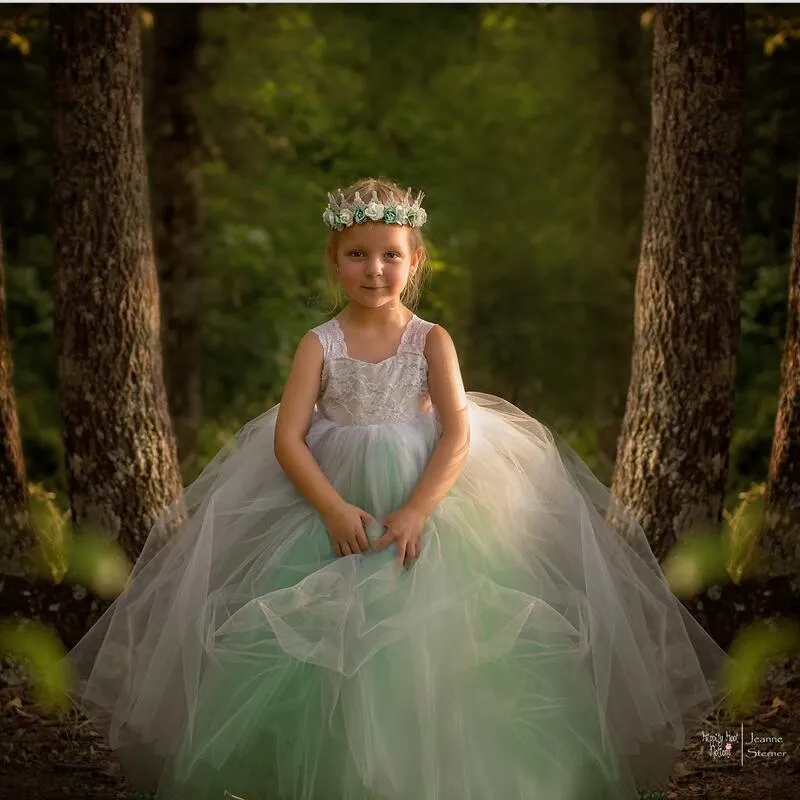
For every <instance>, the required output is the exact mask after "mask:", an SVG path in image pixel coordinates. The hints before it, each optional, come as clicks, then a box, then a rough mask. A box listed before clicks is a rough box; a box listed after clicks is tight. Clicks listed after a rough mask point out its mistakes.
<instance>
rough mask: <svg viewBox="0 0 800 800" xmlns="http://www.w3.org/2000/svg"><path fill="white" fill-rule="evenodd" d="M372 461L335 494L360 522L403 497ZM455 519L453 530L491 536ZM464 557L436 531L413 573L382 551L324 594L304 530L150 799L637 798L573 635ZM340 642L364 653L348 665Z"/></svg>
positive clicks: (460, 544) (489, 568) (245, 613)
mask: <svg viewBox="0 0 800 800" xmlns="http://www.w3.org/2000/svg"><path fill="white" fill-rule="evenodd" d="M381 452H382V453H383V455H384V458H383V459H382V460H381V462H380V464H378V463H376V461H375V458H374V457H373V458H372V459H371V460H370V462H369V464H366V463H363V464H361V465H359V467H358V468H357V469H356V470H355V471H354V472H353V474H352V475H351V477H350V480H349V481H348V482H347V483H346V485H343V486H339V487H337V488H339V490H340V491H342V493H343V495H344V496H345V497H346V499H347V500H348V501H349V502H352V503H354V504H356V505H358V506H360V507H362V508H365V509H366V510H368V511H370V512H371V513H376V512H377V509H375V508H374V504H373V502H372V498H373V496H374V479H375V476H376V475H380V476H381V478H382V486H381V494H382V495H383V496H385V497H388V503H389V505H390V506H394V507H397V506H399V505H402V503H403V502H404V501H405V500H406V498H407V495H408V494H409V493H410V491H411V489H412V488H413V485H410V484H409V482H408V480H407V476H404V475H403V474H402V473H401V472H400V471H398V470H397V469H396V464H397V461H398V459H397V455H398V454H397V453H396V452H394V443H393V442H392V440H389V441H388V442H385V443H384V446H383V448H382V451H381ZM452 500H453V501H454V502H458V494H457V492H456V493H455V494H454V496H453V498H452ZM466 508H467V511H466V512H465V513H466V514H468V515H471V516H465V517H464V518H463V519H462V522H463V524H468V525H470V526H471V527H472V528H473V530H474V529H476V528H479V527H481V526H483V527H485V526H489V525H491V524H492V521H491V519H488V518H481V516H480V511H479V509H476V508H475V507H474V506H472V505H470V504H466ZM491 536H492V534H491V531H490V530H488V529H487V530H486V537H487V538H488V539H490V538H491ZM373 538H375V537H373ZM471 541H472V539H470V538H467V537H463V536H460V535H459V531H458V530H457V529H452V528H451V527H450V526H449V525H447V524H446V523H442V522H441V521H438V522H437V520H436V517H435V515H434V517H433V520H432V522H431V523H430V524H429V526H428V530H426V535H425V537H424V541H423V552H422V555H421V557H420V560H419V562H418V563H417V564H415V565H414V566H412V567H411V568H409V569H400V568H398V567H397V565H396V563H395V557H396V555H395V551H394V547H392V548H389V549H387V550H385V551H382V552H371V553H369V554H366V555H360V556H351V557H349V559H350V560H351V562H352V564H353V580H352V583H349V584H348V585H346V586H344V585H338V584H337V582H336V581H333V583H332V584H331V585H326V584H325V583H324V582H320V580H319V579H320V576H321V575H324V574H325V569H326V567H327V566H340V565H338V564H337V562H338V561H339V560H338V559H337V558H336V557H335V556H334V553H333V550H332V547H331V542H330V539H329V537H328V534H327V531H326V530H325V528H324V526H323V525H322V523H321V521H320V520H319V518H317V517H312V518H310V519H309V521H308V522H307V524H306V527H305V529H304V530H303V531H302V532H300V535H298V536H296V537H294V538H293V541H292V545H291V547H289V548H288V549H287V550H286V551H285V552H283V553H282V554H281V558H280V559H279V560H278V561H277V562H276V564H275V566H274V568H273V569H271V570H270V572H269V573H268V576H267V578H266V580H265V581H264V582H263V584H262V585H261V586H260V587H259V590H258V592H257V595H258V599H251V600H249V601H248V602H247V603H246V605H245V606H244V607H242V608H241V609H240V611H239V612H238V614H235V615H234V617H233V619H234V620H235V624H234V625H233V626H229V627H232V628H233V630H232V632H230V633H226V634H223V640H221V641H219V642H217V643H216V649H217V650H218V651H220V652H222V651H224V652H225V653H226V658H225V659H224V660H220V661H216V662H210V663H208V664H207V666H206V669H205V672H204V675H203V678H202V683H201V689H200V695H199V698H198V699H199V702H198V704H197V707H198V710H197V714H196V716H195V717H194V719H193V720H191V726H190V729H189V730H188V731H187V736H186V738H185V740H184V743H183V747H182V749H181V751H180V752H179V753H178V755H177V756H176V757H175V758H174V760H173V761H172V763H171V765H170V768H169V769H168V770H167V776H168V777H166V778H165V779H164V780H163V781H162V784H161V786H160V789H159V792H158V794H157V797H158V799H159V800H178V799H179V798H187V799H188V798H192V800H205V798H208V799H209V800H211V798H223V797H228V796H230V795H233V796H235V797H240V798H243V799H244V800H281V799H282V798H308V799H309V800H326V799H327V798H330V799H331V800H334V799H335V800H383V798H387V797H403V798H408V800H416V798H433V797H440V798H447V800H456V798H462V797H463V798H469V797H475V798H477V797H482V798H487V797H512V796H513V797H517V796H521V795H520V786H521V784H520V781H525V782H527V783H528V785H530V786H531V787H536V788H537V793H536V794H535V795H533V794H532V795H531V797H532V798H534V797H535V798H539V797H541V798H542V799H543V800H547V799H548V798H550V800H556V798H557V799H558V800H620V798H624V797H631V796H633V794H634V793H635V788H634V787H633V784H632V782H631V780H630V778H629V777H628V776H626V775H624V774H622V773H621V771H620V769H619V765H618V763H617V760H616V754H615V750H614V746H613V742H610V741H608V740H606V741H604V739H603V737H604V732H603V730H602V729H601V726H600V724H599V720H598V719H597V709H596V702H595V699H594V697H593V694H592V683H591V679H590V675H589V672H588V670H587V666H586V663H585V662H584V661H583V660H582V659H580V658H579V656H580V652H577V653H576V650H575V642H576V636H575V632H574V631H571V630H570V629H569V628H568V627H567V626H565V625H563V623H561V621H560V620H559V619H557V618H556V616H555V615H554V614H553V613H552V611H551V610H550V609H548V608H547V607H545V606H544V605H542V607H541V608H540V609H536V608H535V607H534V608H533V609H531V601H530V597H529V596H528V595H523V594H522V593H521V592H520V591H519V589H517V588H513V587H521V586H523V585H525V586H527V589H528V590H530V588H531V587H530V581H529V580H527V582H526V579H525V576H524V574H523V572H522V571H521V570H519V569H517V568H516V566H515V564H514V563H512V562H503V561H502V559H496V560H494V561H493V560H492V559H491V558H489V559H488V560H487V554H486V552H484V551H483V550H482V549H478V548H475V547H474V546H472V545H471V544H470V543H471ZM388 576H394V577H393V578H392V579H389V578H388ZM388 587H390V588H388ZM303 594H305V595H306V597H305V598H304V599H300V600H298V599H296V598H297V597H298V595H300V596H302V595H303ZM281 597H283V598H285V600H286V601H287V602H282V601H281ZM290 598H291V600H290ZM326 604H327V605H328V609H327V612H321V611H320V609H321V608H323V607H324V606H325V605H326ZM534 606H535V604H534ZM273 607H274V608H276V609H278V611H276V612H272V613H271V608H273ZM287 608H288V609H289V610H288V611H286V610H285V609H287ZM348 613H352V618H349V619H347V618H346V619H345V621H344V622H341V620H340V617H341V616H344V617H347V615H348ZM327 621H330V622H331V625H330V626H329V628H330V629H332V630H335V631H340V632H341V638H342V642H341V648H342V652H341V654H340V659H339V661H338V662H337V663H335V664H325V665H323V664H321V663H314V661H315V660H316V659H317V656H316V655H315V648H314V646H308V645H309V643H314V642H319V643H320V645H319V648H318V649H319V650H320V651H321V650H323V649H324V645H323V644H321V643H324V641H325V639H326V637H327V636H328V631H327V630H326V629H325V623H326V622H327ZM276 626H277V627H278V631H277V632H276ZM298 632H302V633H301V634H298ZM504 632H505V633H507V634H508V635H504ZM498 634H499V635H498ZM294 636H297V638H301V639H302V638H303V637H305V641H302V642H299V643H298V642H296V641H294V639H293V637H294ZM370 639H372V640H373V641H370ZM287 641H289V643H290V645H291V646H292V647H291V648H290V649H293V648H294V647H303V646H305V647H304V652H306V653H307V658H308V660H302V659H301V658H298V657H297V655H296V654H295V653H293V652H287V649H286V646H287ZM348 642H349V643H352V644H353V645H354V646H356V645H361V646H362V647H363V652H362V653H359V654H358V655H356V652H354V651H351V652H350V654H349V655H351V656H353V657H352V658H347V655H348V654H346V653H345V652H344V649H345V648H346V647H347V644H348ZM319 660H323V659H322V658H321V657H320V659H319ZM534 690H535V691H534ZM543 698H544V700H543ZM365 779H366V780H365ZM365 783H366V784H368V785H365ZM226 792H227V793H228V794H226Z"/></svg>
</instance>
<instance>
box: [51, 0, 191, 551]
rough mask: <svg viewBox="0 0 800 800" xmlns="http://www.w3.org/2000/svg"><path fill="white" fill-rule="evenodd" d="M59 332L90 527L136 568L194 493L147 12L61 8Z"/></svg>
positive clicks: (65, 406) (57, 70)
mask: <svg viewBox="0 0 800 800" xmlns="http://www.w3.org/2000/svg"><path fill="white" fill-rule="evenodd" d="M50 27H51V51H52V52H51V65H52V91H53V98H52V100H53V111H52V113H53V135H54V154H53V156H54V158H53V161H54V165H55V167H54V175H53V206H54V209H53V211H54V226H55V230H54V249H55V263H54V287H53V291H54V327H55V335H56V342H57V347H58V368H59V379H60V400H61V414H62V422H63V428H64V442H65V450H66V467H67V480H68V491H69V497H70V504H71V509H72V518H73V521H74V522H75V523H76V524H79V525H87V524H88V525H91V526H94V527H96V528H100V529H102V530H104V531H106V532H108V533H109V534H111V535H113V536H114V537H115V538H116V539H117V540H118V542H119V544H120V545H121V546H122V548H123V550H124V551H125V552H126V553H127V554H128V556H129V557H130V558H132V559H135V558H136V557H137V555H138V554H139V552H140V550H141V547H142V544H143V543H144V539H145V537H146V535H147V533H148V532H149V530H150V528H151V526H152V525H153V523H154V522H155V520H156V518H157V517H159V516H160V515H161V513H162V512H163V510H164V509H165V507H166V506H167V505H169V504H170V503H172V502H173V501H174V500H175V499H176V498H177V497H179V495H180V492H181V476H180V471H179V468H178V459H177V453H176V448H175V440H174V436H173V433H172V427H171V422H170V418H169V413H168V409H167V399H166V392H165V389H164V382H163V378H162V374H161V351H160V343H159V322H160V314H159V297H158V283H157V279H156V268H155V262H154V258H153V245H152V237H151V231H150V209H149V203H148V196H147V174H146V165H145V155H144V146H143V137H142V92H141V54H140V42H139V22H138V9H137V7H136V6H135V5H125V4H117V3H108V4H100V5H62V4H56V5H53V6H52V7H51V16H50Z"/></svg>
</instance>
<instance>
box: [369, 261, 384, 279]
mask: <svg viewBox="0 0 800 800" xmlns="http://www.w3.org/2000/svg"><path fill="white" fill-rule="evenodd" d="M381 272H383V264H382V263H381V260H380V259H379V258H368V259H367V275H380V274H381Z"/></svg>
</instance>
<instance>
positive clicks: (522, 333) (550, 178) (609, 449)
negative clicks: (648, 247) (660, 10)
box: [0, 5, 800, 498]
mask: <svg viewBox="0 0 800 800" xmlns="http://www.w3.org/2000/svg"><path fill="white" fill-rule="evenodd" d="M20 9H22V10H25V7H21V6H20V7H16V8H12V10H11V11H9V12H8V13H7V14H4V15H3V16H4V18H5V19H6V21H7V22H8V24H7V25H6V28H9V26H10V28H9V29H13V30H15V31H17V32H18V33H19V34H20V35H22V36H24V37H25V39H26V40H27V41H28V42H29V44H30V52H29V53H28V54H27V55H23V53H21V52H20V50H19V49H18V48H16V47H11V46H8V45H7V44H6V45H3V44H2V43H0V80H2V86H3V90H2V91H3V102H2V103H0V145H2V152H3V153H4V157H3V158H2V160H0V216H1V217H2V222H3V225H4V234H5V242H6V251H7V252H6V255H7V270H6V272H7V284H8V290H7V294H8V304H9V318H10V322H11V332H12V340H13V347H14V358H15V368H16V374H15V383H16V388H17V394H18V407H19V413H20V419H21V424H22V430H23V436H24V447H25V453H26V458H27V462H28V468H29V473H30V476H31V479H32V480H34V481H37V482H38V481H42V482H44V483H45V485H46V486H47V487H48V488H50V489H57V490H59V491H63V489H64V476H63V467H62V466H61V465H62V460H63V458H62V445H61V436H60V431H59V413H58V398H57V370H56V360H55V348H54V344H53V337H52V308H51V300H50V298H51V291H50V268H51V262H52V254H51V238H50V237H51V226H50V220H49V203H48V198H49V192H50V190H49V179H50V177H49V176H50V163H49V161H50V149H51V146H50V131H49V107H48V90H47V72H46V65H47V35H46V34H47V31H46V26H45V20H46V15H45V13H44V11H41V12H34V11H31V10H27V11H25V13H24V14H23V15H22V16H20V13H21V12H20ZM640 11H641V9H637V8H635V7H631V8H630V9H628V8H627V7H626V9H621V8H614V9H611V8H605V7H592V8H588V7H570V6H552V5H546V6H530V5H529V6H524V5H523V6H492V5H482V6H481V5H478V6H470V5H456V6H436V5H403V6H391V5H389V6H375V7H369V8H368V9H366V10H365V9H364V8H361V7H358V6H343V5H332V6H331V5H321V6H308V5H277V6H276V5H266V6H253V5H239V6H226V5H223V6H210V7H207V8H205V9H204V12H203V26H204V44H203V48H202V52H201V59H200V65H201V69H202V72H203V87H204V88H203V94H202V97H201V123H202V135H203V142H204V152H205V160H204V164H203V177H204V184H205V186H204V195H203V202H204V212H205V219H206V234H205V238H204V265H205V269H206V272H207V280H206V281H205V285H204V292H203V298H204V311H203V316H202V330H203V348H204V349H203V374H202V381H203V384H202V386H203V396H204V408H205V419H204V422H203V429H202V431H201V444H200V453H199V454H198V455H199V457H200V462H201V464H202V462H203V461H204V460H207V458H209V457H210V456H211V455H213V453H214V452H216V449H217V448H218V445H219V443H220V442H221V440H222V439H224V437H225V436H226V435H227V434H228V433H229V432H231V431H233V430H235V429H236V428H238V427H239V425H240V424H242V423H243V422H244V421H245V420H246V419H248V418H250V417H252V416H254V415H255V414H257V413H260V412H261V411H263V410H265V409H266V408H268V407H269V406H271V405H272V404H274V403H275V402H277V400H278V399H279V397H280V391H281V387H282V384H283V381H284V379H285V377H286V374H287V370H288V368H289V364H290V361H291V357H292V353H293V350H294V347H295V345H296V343H297V341H298V340H299V338H300V337H301V335H302V334H303V333H304V332H305V331H306V330H307V329H308V328H309V327H311V326H313V325H315V324H317V323H318V322H320V321H322V320H323V319H324V318H325V317H326V316H327V315H328V314H329V313H330V311H331V299H330V296H329V294H328V293H327V290H326V284H325V280H324V277H323V269H322V267H323V251H324V246H325V242H326V232H325V229H324V228H323V226H322V225H321V221H320V215H321V212H322V209H323V207H324V204H325V193H326V191H328V190H331V189H335V188H336V187H337V186H342V185H344V184H347V183H350V182H351V181H352V180H353V179H355V178H357V177H360V176H363V175H375V174H378V175H387V176H389V177H393V178H395V179H397V180H398V181H400V182H401V183H403V184H405V185H411V186H414V187H415V188H422V189H423V190H425V191H426V192H427V198H426V207H427V208H428V210H429V213H430V221H429V223H428V225H426V228H425V232H426V235H427V237H428V245H429V250H430V254H431V264H432V267H433V270H432V279H431V282H430V284H429V287H428V289H427V292H426V294H425V295H424V297H423V300H422V304H421V306H420V309H419V313H420V314H422V315H423V316H429V317H431V318H432V319H435V320H437V321H440V322H442V323H443V324H444V325H446V326H447V327H448V329H449V330H450V331H451V332H452V334H453V337H454V339H455V340H456V343H457V345H458V346H459V354H460V358H461V361H462V365H463V367H464V371H465V376H466V380H467V384H468V388H471V389H477V390H481V391H488V392H492V393H495V394H500V395H503V396H504V397H507V398H508V399H509V400H511V401H512V402H515V403H517V404H518V405H520V406H522V407H523V408H525V409H527V410H529V411H530V412H531V413H534V414H535V415H537V416H538V417H540V418H541V419H542V420H543V421H544V422H546V423H548V424H551V425H553V426H554V427H556V428H557V429H558V430H559V431H561V432H562V433H563V435H565V436H566V437H567V438H568V439H569V440H570V441H571V442H572V443H573V445H574V446H576V448H577V449H578V451H579V452H580V454H581V455H582V456H583V457H584V458H586V459H587V460H588V461H589V463H590V464H591V465H592V468H593V469H596V470H597V471H599V473H600V474H601V475H602V477H603V478H604V479H606V480H608V479H610V474H611V467H612V464H613V457H614V452H613V451H614V437H613V435H611V433H613V431H614V429H615V426H617V425H618V423H619V420H620V417H621V413H622V409H623V408H624V397H625V392H626V390H627V383H628V372H629V364H630V343H631V335H632V307H633V282H634V276H635V268H636V263H637V259H638V245H639V235H640V226H641V219H640V218H641V207H642V193H643V187H644V172H645V161H646V154H647V136H648V126H649V104H648V87H649V74H648V73H649V63H650V44H651V42H650V38H649V37H650V33H649V31H648V30H646V29H645V28H643V27H642V25H641V24H640V19H639V13H640ZM152 13H153V14H154V15H155V16H156V17H157V14H158V7H157V6H154V7H152ZM17 20H21V22H20V23H18V22H17ZM750 23H751V24H750V29H749V35H748V47H749V51H748V60H749V63H748V87H747V91H748V102H747V109H748V111H747V113H748V116H747V152H746V162H745V237H744V241H743V247H744V250H743V252H744V258H743V261H744V269H743V275H742V288H743V304H742V343H741V352H740V358H739V368H738V375H737V399H736V420H735V431H734V439H733V443H732V449H731V465H732V469H731V479H730V485H729V491H730V493H731V497H733V498H735V496H736V492H737V491H740V490H742V489H744V488H746V487H747V486H749V485H750V483H751V482H753V481H758V480H762V479H763V477H764V474H765V470H766V463H767V458H768V454H769V447H770V442H771V436H772V426H773V423H774V411H775V403H776V394H777V388H778V378H779V363H780V349H781V343H782V338H783V330H784V325H785V303H786V274H787V272H786V264H787V255H788V246H789V241H790V231H791V222H792V212H793V188H794V178H795V175H796V167H797V156H798V144H797V140H796V136H795V131H796V130H797V128H798V124H800V119H798V108H800V102H798V101H799V100H800V98H798V96H797V93H798V89H797V87H798V86H800V80H798V78H800V75H798V62H799V61H800V59H798V50H799V49H800V43H798V42H796V41H795V40H793V39H792V38H791V37H788V36H786V37H784V39H783V43H782V45H781V46H780V47H778V48H775V49H774V50H773V52H772V54H771V55H769V56H767V55H765V42H766V41H767V40H768V39H769V37H773V36H775V34H776V32H778V31H779V30H783V29H787V28H786V26H783V28H781V27H780V25H778V26H777V27H776V26H775V25H774V24H773V22H772V21H770V20H769V19H767V17H766V12H765V11H763V9H760V8H754V9H751V11H750ZM144 35H145V40H146V43H147V40H148V37H149V36H150V30H149V26H145V28H144ZM420 45H424V46H420ZM412 53H413V54H415V55H413V56H411V54H412ZM6 154H7V155H6ZM610 432H611V433H610ZM187 477H190V476H187Z"/></svg>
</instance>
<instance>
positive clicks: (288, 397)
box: [275, 331, 343, 516]
mask: <svg viewBox="0 0 800 800" xmlns="http://www.w3.org/2000/svg"><path fill="white" fill-rule="evenodd" d="M321 374H322V344H321V343H320V341H319V339H318V338H317V336H316V334H314V333H312V332H311V331H309V332H308V333H306V335H305V336H304V337H303V338H302V339H301V340H300V344H299V345H298V346H297V350H296V352H295V354H294V360H293V361H292V366H291V369H290V371H289V377H288V378H287V379H286V386H285V387H284V390H283V395H282V397H281V404H280V407H279V409H278V419H277V421H276V422H275V458H277V459H278V463H279V464H280V465H281V467H282V468H283V471H284V472H285V473H286V476H287V477H288V478H289V480H290V481H291V482H292V483H293V484H294V485H295V486H296V487H297V488H298V490H299V491H300V493H301V494H302V495H303V496H304V497H305V498H306V499H307V500H308V502H309V503H311V505H313V506H314V508H316V509H317V511H319V513H320V514H322V516H325V515H327V514H330V513H331V512H332V511H333V510H335V509H336V507H337V506H339V505H341V504H342V503H343V500H342V498H341V497H340V496H339V494H338V493H337V491H336V490H335V489H334V488H333V486H332V485H331V482H330V481H329V480H328V479H327V478H326V477H325V474H324V473H323V471H322V470H321V469H320V467H319V464H317V461H316V459H315V458H314V456H312V455H311V451H310V450H309V449H308V446H307V445H306V441H305V439H306V435H307V434H308V429H309V427H310V425H311V415H312V413H313V412H314V405H315V403H316V402H317V396H318V395H319V386H320V377H321Z"/></svg>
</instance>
